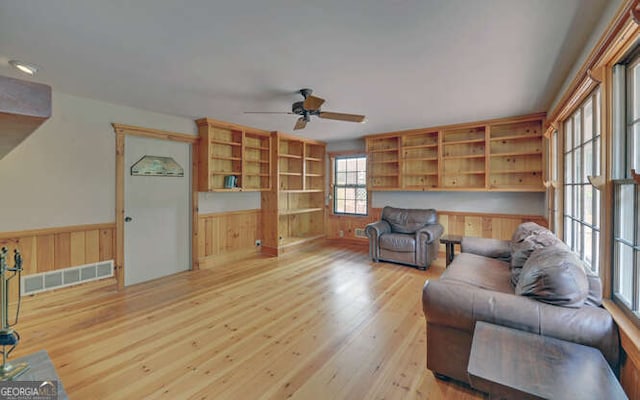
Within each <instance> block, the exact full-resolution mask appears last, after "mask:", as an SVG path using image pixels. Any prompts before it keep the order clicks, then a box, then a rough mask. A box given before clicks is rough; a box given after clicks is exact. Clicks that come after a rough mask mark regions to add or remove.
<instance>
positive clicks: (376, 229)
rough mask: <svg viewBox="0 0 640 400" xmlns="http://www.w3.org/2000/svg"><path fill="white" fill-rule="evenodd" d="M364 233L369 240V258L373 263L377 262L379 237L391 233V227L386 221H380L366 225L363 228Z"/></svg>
mask: <svg viewBox="0 0 640 400" xmlns="http://www.w3.org/2000/svg"><path fill="white" fill-rule="evenodd" d="M364 232H365V234H366V235H367V237H368V238H369V256H370V257H371V258H372V259H373V261H375V262H378V261H379V259H380V246H379V245H378V243H379V239H380V235H382V234H383V233H389V232H391V225H389V223H388V222H387V221H384V220H380V221H377V222H373V223H371V224H368V225H367V226H366V227H365V228H364Z"/></svg>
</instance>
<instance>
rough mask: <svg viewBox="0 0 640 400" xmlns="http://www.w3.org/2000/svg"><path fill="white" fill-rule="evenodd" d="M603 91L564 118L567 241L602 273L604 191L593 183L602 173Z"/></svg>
mask: <svg viewBox="0 0 640 400" xmlns="http://www.w3.org/2000/svg"><path fill="white" fill-rule="evenodd" d="M599 116H600V90H599V88H598V89H596V90H594V91H593V92H592V93H591V94H590V95H589V96H588V97H587V99H586V100H585V101H584V102H583V103H582V104H581V105H580V107H578V109H577V110H576V111H575V112H574V113H573V114H572V115H571V116H570V117H569V118H567V119H566V120H565V121H564V132H563V133H564V146H563V147H564V214H563V217H564V241H565V243H567V245H568V246H569V247H570V248H571V249H572V250H573V251H575V252H576V253H577V254H578V255H579V256H580V258H581V259H582V260H583V261H584V262H585V264H586V265H587V266H588V267H589V268H591V270H592V271H594V272H598V260H599V251H598V250H599V246H600V191H599V190H597V189H596V188H595V187H593V186H592V185H591V184H590V183H589V177H590V176H597V175H599V174H600V142H601V141H600V120H599Z"/></svg>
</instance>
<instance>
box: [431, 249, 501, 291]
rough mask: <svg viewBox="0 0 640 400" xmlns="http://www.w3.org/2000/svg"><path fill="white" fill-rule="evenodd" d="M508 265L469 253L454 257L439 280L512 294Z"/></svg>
mask: <svg viewBox="0 0 640 400" xmlns="http://www.w3.org/2000/svg"><path fill="white" fill-rule="evenodd" d="M510 276H511V273H510V272H509V263H507V262H504V261H500V260H497V259H494V258H487V257H483V256H479V255H476V254H471V253H460V254H458V255H456V257H455V258H454V259H453V261H452V262H451V264H449V266H448V267H447V269H446V270H445V271H444V272H443V273H442V275H441V276H440V279H442V280H446V281H455V282H460V283H466V284H469V285H472V286H475V287H478V288H481V289H486V290H493V291H496V292H502V293H509V294H513V286H511V281H510V279H509V278H510Z"/></svg>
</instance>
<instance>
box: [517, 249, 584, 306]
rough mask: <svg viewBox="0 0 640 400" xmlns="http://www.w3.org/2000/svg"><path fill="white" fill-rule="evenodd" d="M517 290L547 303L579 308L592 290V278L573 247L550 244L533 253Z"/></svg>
mask: <svg viewBox="0 0 640 400" xmlns="http://www.w3.org/2000/svg"><path fill="white" fill-rule="evenodd" d="M515 293H516V294H517V295H520V296H527V297H531V298H534V299H536V300H538V301H541V302H544V303H549V304H554V305H558V306H564V307H574V308H579V307H582V305H583V304H584V303H585V300H586V299H587V295H588V294H589V282H588V280H587V274H586V272H585V269H584V265H583V264H582V261H580V259H578V257H577V256H576V255H575V254H574V253H573V252H572V251H571V250H569V249H567V248H563V247H560V246H549V247H543V248H539V249H536V250H535V251H533V253H531V256H530V257H529V259H528V260H527V261H526V262H525V264H524V267H523V268H522V272H521V274H520V280H519V281H518V284H517V285H516V290H515Z"/></svg>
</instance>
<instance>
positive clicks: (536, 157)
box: [365, 114, 545, 192]
mask: <svg viewBox="0 0 640 400" xmlns="http://www.w3.org/2000/svg"><path fill="white" fill-rule="evenodd" d="M543 120H544V114H534V115H527V116H522V117H514V118H503V119H497V120H491V121H481V122H473V123H465V124H457V125H449V126H442V127H436V128H425V129H415V130H411V131H403V132H390V133H385V134H380V135H373V136H367V137H365V141H366V149H367V155H368V160H369V161H368V162H369V171H370V172H369V187H370V188H371V190H374V191H383V190H416V191H429V190H434V191H435V190H442V191H444V190H468V191H532V192H537V191H539V192H542V191H544V190H545V188H544V185H543V170H544V165H543V153H542V150H543V139H542V123H543Z"/></svg>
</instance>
